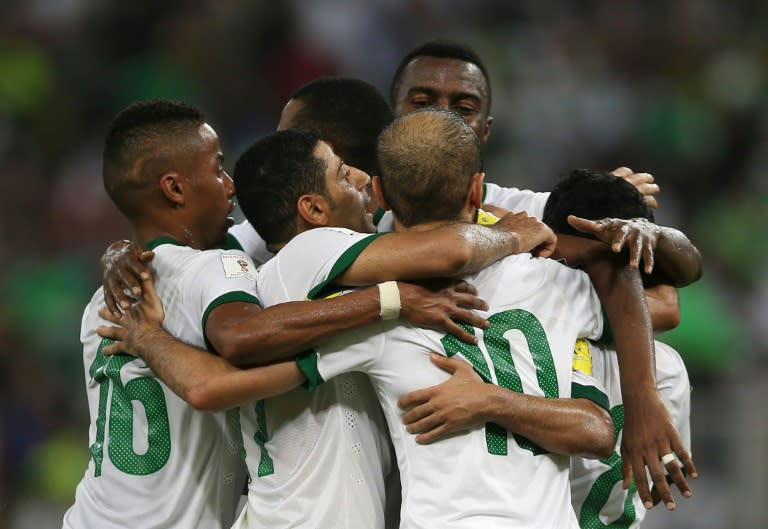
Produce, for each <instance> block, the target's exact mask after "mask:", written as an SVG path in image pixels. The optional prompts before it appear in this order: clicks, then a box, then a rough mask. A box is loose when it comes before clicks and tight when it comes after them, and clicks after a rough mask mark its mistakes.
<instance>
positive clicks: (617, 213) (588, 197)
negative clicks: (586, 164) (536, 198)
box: [542, 169, 653, 237]
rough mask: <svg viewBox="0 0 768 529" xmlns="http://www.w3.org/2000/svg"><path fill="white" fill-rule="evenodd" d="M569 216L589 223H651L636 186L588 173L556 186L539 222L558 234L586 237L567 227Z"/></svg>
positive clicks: (579, 173)
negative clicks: (609, 220) (637, 220)
mask: <svg viewBox="0 0 768 529" xmlns="http://www.w3.org/2000/svg"><path fill="white" fill-rule="evenodd" d="M568 215H576V216H578V217H583V218H585V219H590V220H596V219H603V218H607V217H613V218H620V219H631V218H645V219H648V220H650V221H651V222H653V210H652V209H651V207H650V206H649V205H648V204H647V203H646V202H645V200H644V199H643V195H642V194H640V192H639V191H638V190H637V188H636V187H635V186H633V185H632V184H630V183H629V182H627V181H626V180H625V179H623V178H620V177H618V176H614V175H612V174H611V173H607V172H602V171H591V170H588V169H576V170H574V171H572V172H571V173H570V174H569V175H568V176H567V177H566V178H565V179H564V180H562V181H561V182H560V183H558V184H557V185H556V186H555V188H554V189H553V190H552V193H551V194H550V196H549V199H547V205H546V207H545V208H544V218H543V219H542V220H543V221H544V222H545V223H546V224H547V225H548V226H549V227H550V228H552V230H553V231H555V232H557V233H564V234H568V235H578V236H581V237H584V236H586V235H585V234H584V233H582V232H580V231H577V230H576V229H574V228H573V227H572V226H571V225H570V224H568V220H567V219H568Z"/></svg>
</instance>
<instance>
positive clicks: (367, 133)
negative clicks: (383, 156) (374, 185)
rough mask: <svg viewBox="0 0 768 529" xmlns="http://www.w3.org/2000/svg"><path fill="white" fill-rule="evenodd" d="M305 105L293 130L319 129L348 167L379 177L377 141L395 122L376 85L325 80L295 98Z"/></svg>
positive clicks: (308, 85)
mask: <svg viewBox="0 0 768 529" xmlns="http://www.w3.org/2000/svg"><path fill="white" fill-rule="evenodd" d="M291 99H294V100H298V101H301V102H302V103H303V104H304V105H303V107H302V108H301V109H300V110H299V111H298V113H297V114H296V116H295V118H294V122H293V123H292V128H302V129H316V130H318V131H319V132H320V135H321V136H322V137H323V139H324V140H325V141H327V142H328V143H330V144H331V145H333V148H334V151H335V152H336V154H337V155H338V156H339V157H341V158H342V159H343V160H344V162H345V163H346V164H347V165H352V166H354V167H357V168H358V169H362V170H363V171H365V172H366V173H368V174H378V173H379V168H378V164H377V161H376V139H377V138H378V137H379V134H381V131H382V130H384V128H385V127H386V126H387V125H389V124H390V123H391V122H392V120H393V119H394V114H393V113H392V109H391V108H390V106H389V103H387V100H386V98H384V96H383V95H382V94H381V92H379V90H378V89H377V88H376V87H375V86H373V85H372V84H369V83H366V82H365V81H361V80H359V79H349V78H345V77H321V78H319V79H315V80H314V81H311V82H309V83H307V84H305V85H304V86H302V87H301V88H299V89H298V90H296V91H295V92H294V93H293V94H292V95H291Z"/></svg>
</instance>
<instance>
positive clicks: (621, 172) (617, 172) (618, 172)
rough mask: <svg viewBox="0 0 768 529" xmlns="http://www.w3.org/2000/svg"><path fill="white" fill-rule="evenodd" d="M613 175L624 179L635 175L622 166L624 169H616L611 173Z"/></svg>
mask: <svg viewBox="0 0 768 529" xmlns="http://www.w3.org/2000/svg"><path fill="white" fill-rule="evenodd" d="M611 174H612V175H614V176H620V177H622V178H624V177H627V176H629V175H631V174H633V171H632V169H630V168H629V167H624V166H622V167H618V168H616V169H614V170H613V171H611Z"/></svg>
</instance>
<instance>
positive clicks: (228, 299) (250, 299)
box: [200, 290, 262, 353]
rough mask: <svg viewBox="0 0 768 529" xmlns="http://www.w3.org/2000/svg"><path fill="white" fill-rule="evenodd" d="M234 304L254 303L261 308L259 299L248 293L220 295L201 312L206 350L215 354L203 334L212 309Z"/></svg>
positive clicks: (214, 349) (214, 350) (236, 292)
mask: <svg viewBox="0 0 768 529" xmlns="http://www.w3.org/2000/svg"><path fill="white" fill-rule="evenodd" d="M234 302H242V303H255V304H256V305H258V306H259V307H261V306H262V305H261V301H259V298H257V297H256V296H254V295H253V294H249V293H248V292H243V291H242V290H238V291H234V292H227V293H226V294H222V295H221V296H219V297H218V298H216V299H214V300H213V301H211V302H210V303H209V304H208V306H207V307H206V309H205V311H204V312H203V317H202V319H201V322H200V323H201V325H202V329H203V340H205V346H206V347H207V348H208V350H209V351H211V352H213V353H215V352H216V348H215V347H214V346H213V345H212V344H211V342H209V341H208V336H207V335H206V334H205V324H206V323H208V316H210V315H211V312H213V309H215V308H216V307H219V306H221V305H226V304H227V303H234Z"/></svg>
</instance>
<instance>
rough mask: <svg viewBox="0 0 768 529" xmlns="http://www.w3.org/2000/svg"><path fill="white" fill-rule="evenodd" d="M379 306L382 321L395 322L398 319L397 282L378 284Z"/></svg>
mask: <svg viewBox="0 0 768 529" xmlns="http://www.w3.org/2000/svg"><path fill="white" fill-rule="evenodd" d="M378 287H379V305H380V306H381V311H380V314H381V319H382V320H396V319H397V318H399V317H400V289H399V288H397V281H387V282H385V283H379V284H378Z"/></svg>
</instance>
